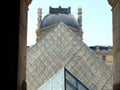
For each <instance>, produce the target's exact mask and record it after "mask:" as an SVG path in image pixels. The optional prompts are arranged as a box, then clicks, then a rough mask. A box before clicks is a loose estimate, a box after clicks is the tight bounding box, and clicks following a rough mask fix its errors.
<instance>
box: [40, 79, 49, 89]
mask: <svg viewBox="0 0 120 90" xmlns="http://www.w3.org/2000/svg"><path fill="white" fill-rule="evenodd" d="M38 90H50V81H48V82H47V83H45V84H44V85H43V86H42V87H41V88H40V89H38Z"/></svg>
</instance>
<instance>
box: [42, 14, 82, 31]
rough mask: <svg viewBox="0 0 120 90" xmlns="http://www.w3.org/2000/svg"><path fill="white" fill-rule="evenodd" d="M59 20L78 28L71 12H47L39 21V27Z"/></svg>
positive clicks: (56, 22)
mask: <svg viewBox="0 0 120 90" xmlns="http://www.w3.org/2000/svg"><path fill="white" fill-rule="evenodd" d="M60 22H63V23H64V24H66V25H67V26H71V27H73V28H76V29H78V30H80V26H79V23H78V22H77V20H76V19H75V18H74V16H73V15H71V14H48V15H46V16H45V17H44V19H43V21H42V22H41V25H40V29H41V28H44V27H47V26H50V25H53V24H58V23H60Z"/></svg>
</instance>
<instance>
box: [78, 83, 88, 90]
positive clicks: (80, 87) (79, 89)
mask: <svg viewBox="0 0 120 90" xmlns="http://www.w3.org/2000/svg"><path fill="white" fill-rule="evenodd" d="M78 90H88V89H87V88H86V87H85V86H83V85H82V84H81V83H79V82H78Z"/></svg>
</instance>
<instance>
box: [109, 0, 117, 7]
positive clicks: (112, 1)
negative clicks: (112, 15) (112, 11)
mask: <svg viewBox="0 0 120 90" xmlns="http://www.w3.org/2000/svg"><path fill="white" fill-rule="evenodd" d="M118 1H119V0H108V2H109V4H110V5H111V6H112V8H114V7H115V6H116V4H117V3H118Z"/></svg>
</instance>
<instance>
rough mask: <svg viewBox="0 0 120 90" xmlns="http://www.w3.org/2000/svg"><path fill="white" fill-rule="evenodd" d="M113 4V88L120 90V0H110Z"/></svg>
mask: <svg viewBox="0 0 120 90" xmlns="http://www.w3.org/2000/svg"><path fill="white" fill-rule="evenodd" d="M108 2H109V4H110V5H111V6H112V18H113V60H114V61H113V62H114V82H113V90H120V0H108Z"/></svg>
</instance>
